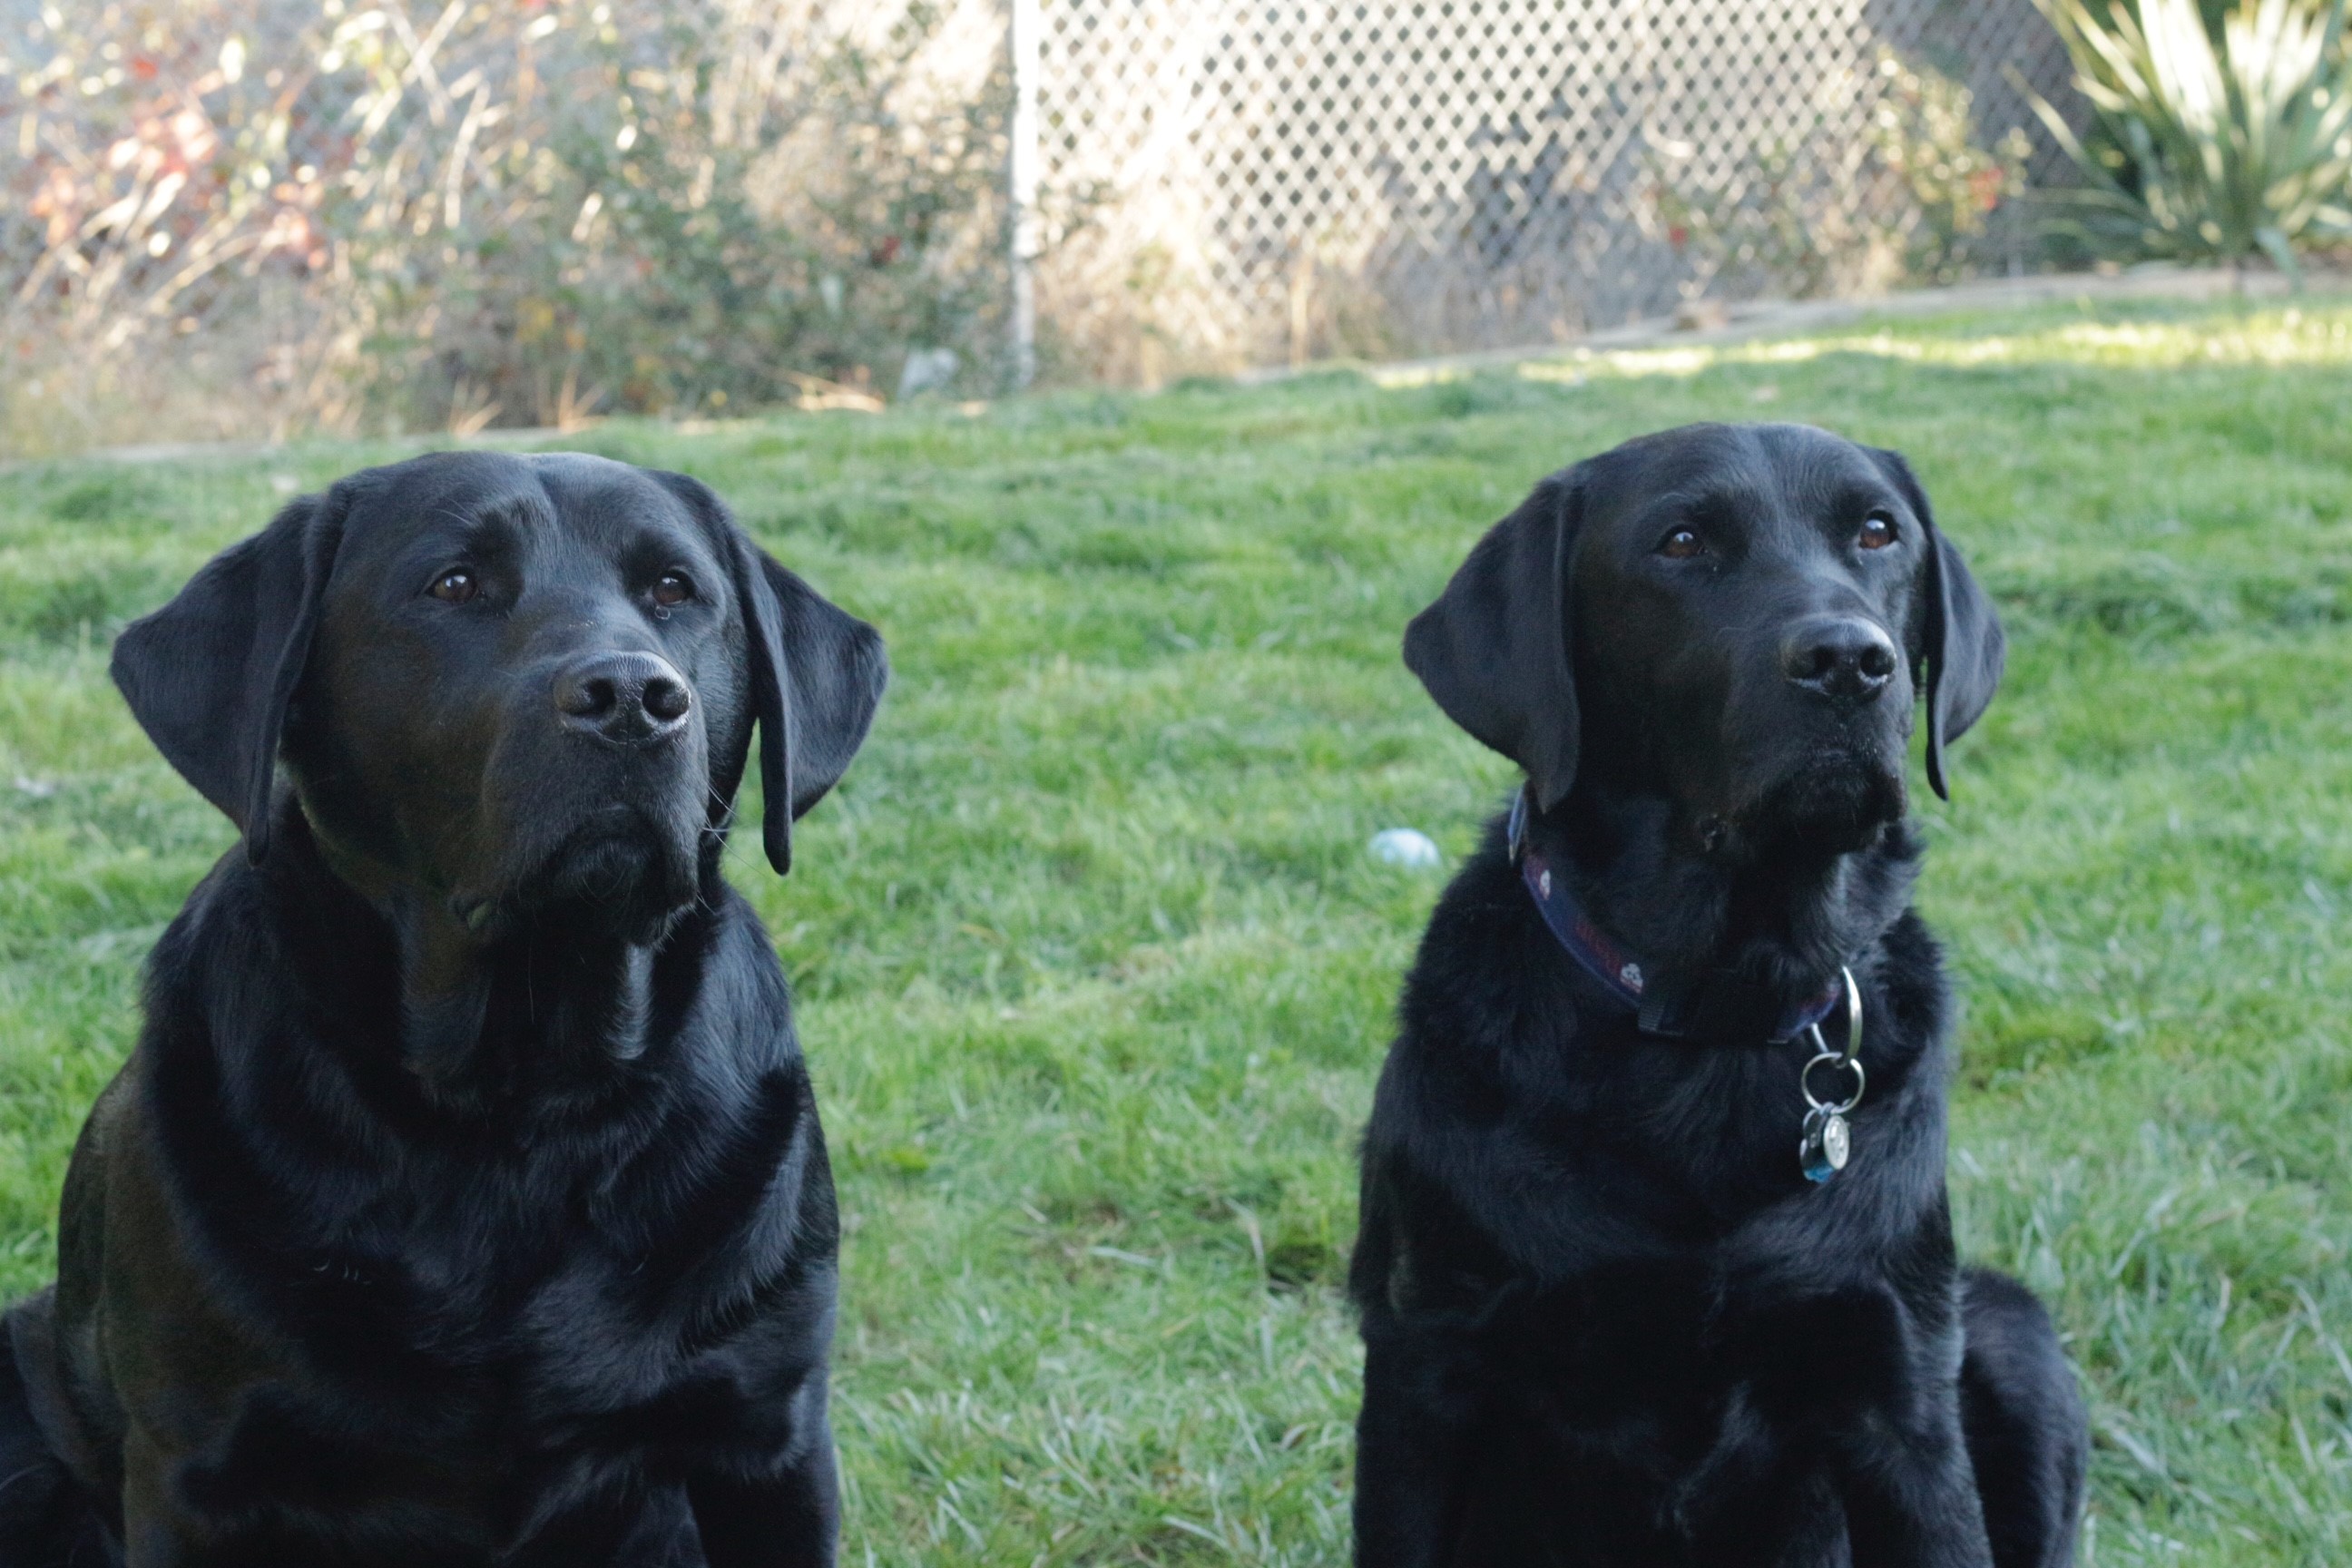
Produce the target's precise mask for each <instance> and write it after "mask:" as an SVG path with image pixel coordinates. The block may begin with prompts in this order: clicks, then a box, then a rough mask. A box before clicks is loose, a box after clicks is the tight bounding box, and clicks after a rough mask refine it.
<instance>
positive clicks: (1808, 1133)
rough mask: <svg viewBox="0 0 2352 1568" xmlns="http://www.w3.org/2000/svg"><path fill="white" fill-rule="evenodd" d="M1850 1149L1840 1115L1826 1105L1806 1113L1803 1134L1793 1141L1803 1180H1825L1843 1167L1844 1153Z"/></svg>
mask: <svg viewBox="0 0 2352 1568" xmlns="http://www.w3.org/2000/svg"><path fill="white" fill-rule="evenodd" d="M1852 1152H1853V1142H1852V1135H1851V1134H1850V1133H1849V1132H1848V1131H1846V1125H1845V1118H1844V1117H1843V1116H1840V1115H1839V1114H1838V1113H1837V1112H1836V1111H1834V1110H1830V1109H1829V1108H1828V1107H1827V1106H1823V1107H1821V1108H1820V1109H1817V1110H1813V1111H1812V1112H1811V1113H1810V1114H1808V1115H1807V1116H1806V1118H1805V1135H1804V1137H1803V1138H1802V1139H1801V1140H1800V1141H1799V1142H1798V1144H1797V1160H1798V1162H1799V1163H1801V1165H1802V1166H1803V1167H1804V1171H1805V1180H1807V1181H1809V1182H1826V1181H1828V1180H1829V1179H1830V1178H1831V1177H1832V1176H1834V1175H1836V1174H1837V1173H1839V1172H1840V1171H1843V1170H1844V1169H1845V1162H1846V1156H1847V1155H1849V1154H1851V1153H1852Z"/></svg>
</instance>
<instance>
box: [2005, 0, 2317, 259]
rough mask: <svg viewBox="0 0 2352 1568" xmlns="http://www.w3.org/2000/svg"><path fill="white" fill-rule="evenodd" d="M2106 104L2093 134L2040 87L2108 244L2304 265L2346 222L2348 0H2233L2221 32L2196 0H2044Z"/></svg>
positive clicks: (2085, 203) (2041, 109)
mask: <svg viewBox="0 0 2352 1568" xmlns="http://www.w3.org/2000/svg"><path fill="white" fill-rule="evenodd" d="M2034 3H2035V5H2038V6H2040V7H2041V10H2042V15H2043V16H2047V17H2049V19H2050V22H2051V25H2052V26H2054V27H2056V28H2057V30H2058V34H2059V37H2062V38H2063V39H2064V40H2065V44H2066V49H2067V52H2068V54H2069V55H2071V56H2072V57H2073V59H2074V85H2075V86H2076V87H2077V88H2078V89H2080V90H2081V91H2082V93H2083V96H2084V98H2086V99H2088V100H2090V102H2091V106H2092V109H2093V110H2094V112H2095V116H2096V121H2097V125H2096V132H2095V135H2094V136H2093V137H2092V138H2091V142H2092V145H2091V146H2085V145H2084V138H2082V137H2079V136H2077V135H2076V134H2075V132H2074V129H2073V127H2071V126H2069V125H2068V124H2067V123H2066V121H2065V120H2064V119H2063V117H2062V116H2061V115H2060V114H2059V113H2058V111H2057V110H2055V109H2054V108H2053V107H2052V106H2051V104H2050V103H2049V101H2048V100H2045V99H2042V98H2041V97H2040V96H2039V95H2035V96H2034V98H2033V100H2032V101H2033V106H2034V109H2035V111H2036V112H2037V113H2039V114H2040V115H2041V117H2042V123H2043V124H2044V125H2046V126H2048V127H2049V129H2050V133H2051V134H2052V135H2053V137H2055V138H2056V139H2057V141H2058V144H2059V145H2060V146H2061V147H2063V149H2065V151H2066V153H2067V154H2068V156H2070V157H2071V158H2073V159H2074V163H2076V164H2077V165H2078V166H2080V168H2081V169H2082V171H2083V174H2084V179H2085V181H2086V184H2085V185H2084V188H2082V189H2080V190H2076V191H2071V192H2067V193H2064V194H2063V195H2061V196H2060V197H2059V199H2060V200H2062V201H2063V202H2065V203H2066V204H2067V205H2069V206H2070V207H2072V208H2073V209H2074V223H2073V224H2072V225H2070V226H2073V227H2074V228H2076V229H2078V230H2079V231H2080V232H2081V233H2082V235H2083V237H2084V238H2085V239H2088V240H2089V241H2091V242H2092V243H2093V244H2094V245H2095V246H2097V247H2100V248H2103V249H2116V248H2121V249H2125V250H2127V251H2132V252H2137V253H2139V254H2142V255H2147V256H2154V257H2166V258H2176V259H2180V260H2189V261H2226V262H2232V263H2234V262H2236V261H2238V260H2240V259H2242V258H2244V257H2246V256H2247V255H2249V254H2250V253H2252V252H2253V251H2257V250H2259V251H2261V252H2263V254H2265V255H2267V256H2269V257H2270V258H2272V259H2273V261H2275V262H2277V263H2278V265H2279V266H2280V267H2281V268H2284V269H2285V270H2287V271H2290V272H2292V271H2294V269H2295V251H2296V249H2297V248H2298V247H2304V246H2307V245H2309V244H2312V243H2315V242H2319V243H2324V242H2327V241H2331V240H2340V239H2344V238H2346V237H2352V203H2347V185H2352V50H2347V48H2346V47H2345V23H2346V15H2347V5H2352V0H2239V3H2238V4H2237V5H2234V6H2233V7H2232V8H2231V10H2230V12H2229V13H2228V14H2227V16H2224V17H2223V18H2222V23H2221V38H2220V40H2219V41H2218V43H2217V41H2216V40H2215V38H2214V37H2213V34H2212V33H2211V31H2210V29H2209V28H2208V26H2207V25H2206V22H2205V19H2204V17H2203V16H2201V15H2200V8H2199V5H2198V0H2135V3H2134V4H2131V5H2126V3H2125V0H2034Z"/></svg>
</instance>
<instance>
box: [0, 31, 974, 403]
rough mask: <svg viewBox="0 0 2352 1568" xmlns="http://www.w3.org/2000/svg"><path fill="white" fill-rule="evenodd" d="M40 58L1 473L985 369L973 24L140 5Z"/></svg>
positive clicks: (2, 83) (766, 395)
mask: <svg viewBox="0 0 2352 1568" xmlns="http://www.w3.org/2000/svg"><path fill="white" fill-rule="evenodd" d="M68 10H70V11H71V15H70V16H68V14H67V13H68ZM24 31H25V37H24V45H23V47H25V48H26V51H27V53H28V54H29V55H30V56H31V57H32V58H25V59H17V60H11V61H8V62H6V64H5V71H6V72H7V73H8V74H7V75H6V76H5V78H0V113H5V112H7V111H11V110H13V111H14V114H15V117H16V130H17V132H18V135H17V138H16V140H17V144H18V147H19V150H20V152H21V153H23V154H24V156H23V157H21V158H20V159H19V161H18V162H17V163H16V165H14V166H13V169H12V171H11V172H10V174H7V175H5V176H0V178H5V180H6V181H7V184H8V188H7V189H6V190H5V193H0V195H5V196H6V197H7V198H10V199H9V200H7V202H6V204H5V210H0V282H5V285H6V287H7V295H6V301H7V302H6V304H5V307H0V311H4V312H5V313H0V330H5V342H8V343H9V345H10V346H11V347H12V348H13V350H14V352H15V355H16V359H17V361H18V370H19V375H18V378H17V384H18V385H19V386H20V387H25V386H29V388H30V389H31V395H29V396H27V395H25V394H24V393H23V392H19V393H18V394H17V395H16V396H15V397H13V398H12V399H11V405H9V406H6V407H5V409H0V420H4V421H5V426H6V427H7V428H8V429H9V430H10V433H11V435H12V436H13V437H15V438H16V445H18V446H19V447H20V448H21V447H24V446H26V445H28V444H36V445H37V444H41V443H43V442H45V441H46V442H47V443H48V444H66V443H68V442H69V441H70V440H71V439H72V438H73V437H74V436H75V435H77V434H78V435H79V436H80V437H82V438H84V439H87V438H91V437H102V436H103V435H104V434H110V433H114V432H115V431H119V430H121V429H122V428H123V427H124V426H130V427H131V428H136V429H140V430H142V431H146V430H155V429H158V428H159V427H163V428H166V429H168V430H169V432H170V433H173V434H198V435H221V434H237V433H243V434H262V433H265V432H267V433H280V432H283V431H284V430H286V429H288V428H290V427H295V426H310V425H323V426H329V427H343V428H351V427H354V426H362V425H377V424H389V425H396V426H406V427H415V426H425V427H432V426H441V425H444V424H446V425H447V426H451V427H453V428H457V429H467V428H473V427H478V426H480V425H483V424H487V423H505V424H555V425H568V424H572V423H575V422H577V421H578V420H579V419H580V418H582V417H583V416H586V415H587V414H588V413H589V412H590V411H591V410H593V409H597V408H605V409H620V410H630V411H637V412H661V411H694V410H711V409H717V408H720V407H740V406H743V405H756V404H763V403H772V402H774V401H777V400H779V399H781V398H788V397H793V396H797V395H805V394H806V393H808V392H809V391H810V390H811V389H818V390H824V391H828V392H829V393H831V394H832V395H834V396H835V397H849V398H852V399H853V400H854V399H855V397H856V389H858V388H862V387H864V386H866V385H867V384H871V383H874V382H877V381H880V380H887V377H888V376H889V375H890V374H893V373H894V372H895V370H896V368H897V364H898V361H899V360H900V359H901V358H902V357H903V356H904V355H905V354H907V353H908V352H909V351H911V350H915V349H923V348H936V347H952V348H955V349H958V350H960V351H961V355H960V358H961V363H963V364H964V365H966V366H967V367H976V368H971V369H968V370H967V372H966V374H967V376H968V377H970V376H972V375H975V374H977V375H984V374H987V370H988V360H989V355H988V353H987V352H986V348H985V345H988V344H992V343H993V342H994V341H995V340H996V337H997V333H996V331H995V330H994V326H995V323H994V312H995V311H996V310H997V309H998V306H997V303H996V301H998V300H1000V299H1001V298H1002V295H1003V285H1002V281H1001V278H1002V273H1001V259H1000V258H1001V253H1002V249H1003V247H1002V246H1001V245H1000V244H998V243H997V233H998V229H999V226H1000V222H1001V219H1000V215H999V213H998V211H997V209H996V205H995V184H996V174H997V171H998V170H999V169H1000V168H1001V166H1002V161H1003V153H1002V141H1001V123H1000V122H1001V121H1002V118H1003V107H1004V105H1005V104H1006V103H1008V102H1009V97H1010V95H1009V90H1008V89H1006V87H1005V84H1004V83H1003V81H1002V79H1001V77H1002V66H1001V62H1000V57H1001V52H1002V51H1001V49H1000V48H999V47H998V43H999V35H1000V33H1001V23H999V22H997V21H996V20H995V18H994V16H993V14H992V8H991V6H990V5H989V4H988V0H950V3H949V4H947V5H940V6H937V7H935V6H932V5H928V4H925V3H924V0H897V3H895V4H893V3H886V4H882V5H857V4H854V3H852V0H725V3H724V4H711V3H708V0H633V3H632V4H630V5H626V6H621V5H611V4H603V3H595V4H592V3H590V0H517V3H508V0H500V3H498V4H487V3H481V0H437V3H436V5H431V6H426V7H420V8H419V10H418V11H417V13H416V14H415V16H413V17H412V16H410V14H409V13H408V12H407V11H406V10H405V9H404V7H403V6H402V5H399V4H397V3H396V0H387V3H384V4H380V5H370V4H367V3H366V0H193V3H191V0H182V3H180V4H173V5H164V4H145V5H142V4H137V3H135V0H134V3H128V4H118V5H107V6H105V7H102V8H101V7H99V6H94V5H93V6H87V7H71V8H60V7H57V6H51V7H48V8H47V9H46V10H45V11H44V13H43V14H42V16H41V17H40V18H39V19H38V20H37V21H35V22H33V23H31V24H30V25H28V26H27V27H26V29H25V30H24ZM9 89H13V92H14V98H15V101H14V102H8V101H5V94H6V92H7V91H8V90H9ZM4 123H5V121H0V124H4ZM929 363H932V364H934V365H936V363H939V361H938V357H937V356H933V357H932V360H931V361H930V362H929ZM845 389H846V390H845ZM45 420H46V421H47V423H48V424H49V425H51V426H61V427H62V426H73V425H75V424H76V423H77V421H78V422H79V426H81V428H80V429H79V430H78V431H72V430H66V429H63V428H59V429H58V431H56V432H55V433H54V434H52V435H49V436H44V434H43V433H42V431H41V428H40V426H42V425H43V423H44V421H45ZM102 426H103V427H105V428H103V429H101V427H102ZM28 431H29V432H30V436H31V439H30V441H29V442H28V441H27V438H26V437H27V433H28Z"/></svg>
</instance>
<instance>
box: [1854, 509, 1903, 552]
mask: <svg viewBox="0 0 2352 1568" xmlns="http://www.w3.org/2000/svg"><path fill="white" fill-rule="evenodd" d="M1856 542H1857V543H1859V544H1860V545H1861V546H1862V547H1863V548H1864V550H1884V549H1885V548H1886V547H1887V546H1888V545H1890V544H1892V543H1894V542H1895V520H1894V519H1893V518H1891V517H1881V516H1880V515H1878V514H1877V513H1876V512H1873V513H1872V514H1871V515H1870V516H1868V517H1866V518H1864V519H1863V521H1862V535H1861V537H1860V538H1859V539H1858V540H1857V541H1856Z"/></svg>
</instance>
